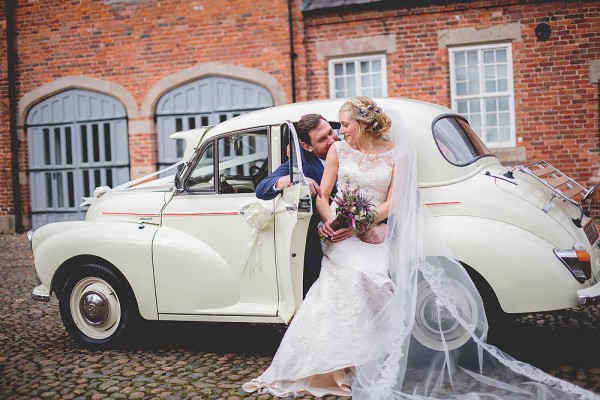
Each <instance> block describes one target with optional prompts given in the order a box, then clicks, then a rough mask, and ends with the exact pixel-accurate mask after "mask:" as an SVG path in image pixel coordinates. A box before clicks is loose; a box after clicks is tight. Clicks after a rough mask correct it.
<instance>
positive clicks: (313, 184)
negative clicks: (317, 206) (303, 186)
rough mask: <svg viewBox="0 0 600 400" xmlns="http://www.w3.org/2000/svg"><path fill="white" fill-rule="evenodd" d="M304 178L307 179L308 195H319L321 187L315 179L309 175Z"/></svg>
mask: <svg viewBox="0 0 600 400" xmlns="http://www.w3.org/2000/svg"><path fill="white" fill-rule="evenodd" d="M306 180H307V181H308V186H310V196H311V197H315V196H316V195H319V197H321V188H320V187H319V184H318V183H317V181H315V180H314V179H311V178H309V177H306Z"/></svg>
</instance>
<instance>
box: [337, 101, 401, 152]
mask: <svg viewBox="0 0 600 400" xmlns="http://www.w3.org/2000/svg"><path fill="white" fill-rule="evenodd" d="M345 111H347V112H349V113H350V117H351V118H352V119H353V120H355V121H356V124H357V125H358V135H357V139H358V138H360V137H361V136H363V135H364V139H365V140H366V141H367V143H368V144H369V146H372V145H373V142H374V141H376V140H379V139H382V138H384V139H386V136H387V134H388V133H389V131H390V129H391V127H392V120H391V119H390V117H388V116H387V114H386V113H385V112H384V111H383V110H382V109H381V108H380V107H379V106H378V105H377V104H376V103H375V101H374V100H373V99H371V98H369V97H366V96H354V97H351V98H350V99H348V100H346V102H345V103H344V104H342V107H340V112H345Z"/></svg>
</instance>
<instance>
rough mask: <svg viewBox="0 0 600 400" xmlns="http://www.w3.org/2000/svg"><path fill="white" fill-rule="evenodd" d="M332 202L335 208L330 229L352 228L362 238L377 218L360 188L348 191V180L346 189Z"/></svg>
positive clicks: (371, 205) (371, 204) (373, 207)
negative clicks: (335, 205) (334, 215)
mask: <svg viewBox="0 0 600 400" xmlns="http://www.w3.org/2000/svg"><path fill="white" fill-rule="evenodd" d="M332 200H333V201H334V202H335V203H336V204H337V208H336V217H335V219H334V220H333V222H332V223H331V225H330V226H331V228H332V229H333V230H338V229H341V228H349V227H353V228H354V232H356V234H357V235H358V237H364V235H365V234H366V233H367V231H368V230H369V229H371V226H372V225H373V223H374V222H375V219H376V218H377V211H376V210H375V206H374V205H373V203H372V202H371V200H370V199H368V198H366V197H365V196H363V195H362V193H361V192H360V188H356V189H350V182H349V181H348V180H346V187H345V188H343V189H342V190H340V191H339V192H338V194H337V196H336V197H334V198H333V199H332Z"/></svg>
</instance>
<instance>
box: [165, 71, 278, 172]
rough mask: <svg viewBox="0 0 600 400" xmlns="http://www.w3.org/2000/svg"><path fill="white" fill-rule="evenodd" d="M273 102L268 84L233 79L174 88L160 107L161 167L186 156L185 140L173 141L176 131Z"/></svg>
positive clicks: (219, 119) (221, 120)
mask: <svg viewBox="0 0 600 400" xmlns="http://www.w3.org/2000/svg"><path fill="white" fill-rule="evenodd" d="M272 105H273V98H272V96H271V94H270V93H269V92H268V91H267V89H265V88H264V87H262V86H259V85H257V84H254V83H250V82H245V81H241V80H237V79H231V78H224V77H217V76H214V77H208V78H202V79H199V80H196V81H192V82H189V83H186V84H185V85H182V86H179V87H176V88H174V89H172V90H171V91H169V92H167V93H166V94H165V95H163V96H162V97H161V98H160V99H159V101H158V104H157V106H156V123H157V127H158V158H159V160H158V167H159V168H160V169H162V168H164V167H166V166H169V165H172V164H174V163H176V162H177V161H179V160H180V159H181V157H182V155H183V152H184V150H185V149H184V145H185V144H184V141H183V140H178V141H173V140H171V139H170V137H169V136H170V135H171V134H172V133H174V132H180V131H185V130H188V129H195V128H200V127H202V126H207V125H216V124H218V123H221V122H224V121H226V120H228V119H230V118H234V117H237V116H238V115H241V114H244V113H247V112H249V111H254V110H259V109H261V108H265V107H270V106H272Z"/></svg>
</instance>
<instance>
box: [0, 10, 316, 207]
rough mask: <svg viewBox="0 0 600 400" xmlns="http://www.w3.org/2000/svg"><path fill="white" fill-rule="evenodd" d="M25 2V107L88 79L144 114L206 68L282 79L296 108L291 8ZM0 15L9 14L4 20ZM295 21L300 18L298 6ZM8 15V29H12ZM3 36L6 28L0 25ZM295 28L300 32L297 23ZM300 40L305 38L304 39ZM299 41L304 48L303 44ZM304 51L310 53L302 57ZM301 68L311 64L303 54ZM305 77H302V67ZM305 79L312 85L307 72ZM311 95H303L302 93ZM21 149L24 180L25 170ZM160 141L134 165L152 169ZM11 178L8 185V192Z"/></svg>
mask: <svg viewBox="0 0 600 400" xmlns="http://www.w3.org/2000/svg"><path fill="white" fill-rule="evenodd" d="M105 3H106V2H105V1H91V0H81V1H75V0H74V1H63V0H44V1H25V0H19V1H18V5H17V11H16V23H17V31H18V44H17V47H18V48H17V51H18V58H19V60H18V93H17V97H18V99H21V98H22V97H23V95H25V94H26V93H29V92H30V91H32V90H34V89H36V88H38V87H40V86H41V85H44V84H47V83H49V82H52V81H54V80H56V79H58V78H61V77H65V76H71V75H85V76H87V77H92V78H98V79H102V80H105V81H109V82H114V83H117V84H119V85H122V86H123V87H125V88H126V89H127V90H128V91H129V92H130V93H131V94H132V95H133V97H134V99H135V101H136V102H137V106H138V109H139V107H140V106H141V103H142V101H143V99H144V97H145V96H146V95H147V94H148V90H149V89H150V88H151V87H152V86H153V85H154V84H155V83H156V82H158V81H159V80H161V79H162V78H164V77H166V76H169V75H171V74H174V73H177V72H180V71H182V70H185V69H187V68H190V67H193V66H196V65H199V64H202V63H208V62H213V63H223V64H231V65H237V66H241V67H247V68H253V69H256V70H259V71H261V72H264V73H267V74H270V75H271V76H272V77H274V78H275V79H277V81H278V82H279V84H281V85H282V87H283V88H284V90H285V91H286V94H287V97H288V98H289V99H290V101H291V99H292V94H291V73H290V68H291V67H290V55H289V29H288V8H287V2H286V1H270V0H259V1H256V0H254V1H251V0H246V1H235V2H234V1H221V0H203V1H201V2H198V1H193V0H161V1H157V0H136V1H127V0H125V1H113V3H116V4H113V5H110V4H108V5H107V4H105ZM3 8H4V7H2V13H3V12H4V9H3ZM293 12H294V14H295V16H294V19H295V20H296V21H298V20H299V19H300V18H301V12H300V7H299V3H298V1H294V5H293ZM4 20H5V18H4V15H3V14H2V22H1V23H2V24H4ZM0 26H2V27H4V25H0ZM296 27H297V28H298V29H299V28H301V24H299V23H298V22H296ZM4 32H5V29H2V31H1V32H0V35H2V36H0V40H1V44H0V51H2V58H1V60H0V68H1V71H0V94H1V95H2V96H1V104H2V113H1V114H0V135H1V136H0V158H1V159H2V167H3V169H2V171H0V174H1V175H0V176H1V177H2V185H1V187H0V216H2V215H6V214H12V212H11V211H10V210H9V208H10V206H11V205H12V198H13V196H12V192H11V188H10V176H11V175H10V143H9V138H10V136H9V133H8V113H7V112H4V108H5V106H7V99H6V96H5V91H6V78H5V76H6V75H5V73H6V64H5V60H6V57H5V47H6V40H5V37H4ZM297 35H298V36H297V37H300V38H301V33H297ZM300 40H301V39H300ZM299 50H302V48H300V49H299ZM299 53H300V54H299V58H298V61H297V63H298V64H303V61H302V60H301V59H300V57H302V54H301V53H302V52H301V51H300V52H299ZM296 68H297V71H298V69H300V70H301V67H299V66H296ZM301 75H304V73H303V72H302V74H301ZM301 86H305V85H301ZM26 145H27V143H23V144H22V146H21V147H22V151H21V154H20V160H21V164H22V171H25V170H26V168H27V146H26ZM157 157H158V155H157V145H156V137H155V134H136V135H131V136H130V162H131V165H132V167H134V166H146V167H147V166H150V167H153V166H154V165H155V163H156V161H157ZM5 176H6V177H7V178H8V180H6V183H5V179H4V178H5ZM29 201H30V200H29V187H28V185H24V186H23V210H24V213H25V215H27V214H28V213H29V212H30V211H29V210H30V206H29Z"/></svg>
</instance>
